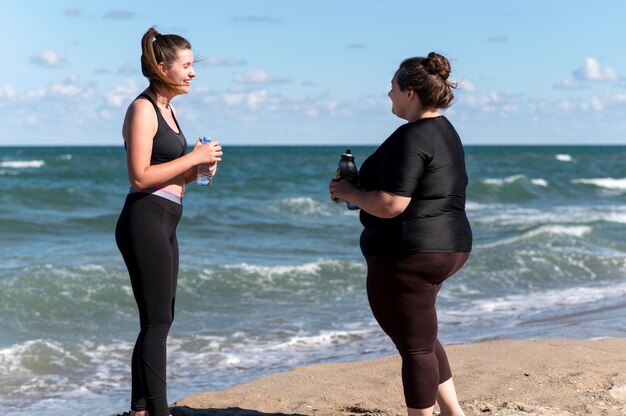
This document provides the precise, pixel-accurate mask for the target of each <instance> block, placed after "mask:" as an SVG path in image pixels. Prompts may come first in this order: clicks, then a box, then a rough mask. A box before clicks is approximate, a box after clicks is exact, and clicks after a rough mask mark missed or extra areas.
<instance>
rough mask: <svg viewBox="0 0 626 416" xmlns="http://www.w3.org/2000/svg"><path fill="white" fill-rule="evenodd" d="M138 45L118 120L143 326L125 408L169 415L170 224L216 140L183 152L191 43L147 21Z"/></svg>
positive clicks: (128, 252)
mask: <svg viewBox="0 0 626 416" xmlns="http://www.w3.org/2000/svg"><path fill="white" fill-rule="evenodd" d="M141 46H142V54H141V70H142V72H143V75H144V76H145V77H146V78H147V79H148V81H149V86H148V88H146V89H145V90H144V91H143V92H142V93H141V94H140V95H139V96H138V97H137V98H135V100H134V101H133V102H132V103H131V104H130V106H129V107H128V110H127V112H126V118H125V119H124V125H123V127H122V136H123V137H124V144H125V147H126V150H127V155H126V159H127V166H128V180H129V182H130V192H129V194H128V196H127V197H126V202H125V204H124V208H123V209H122V212H121V214H120V217H119V219H118V222H117V227H116V229H115V240H116V242H117V246H118V248H119V249H120V251H121V253H122V256H123V258H124V262H125V263H126V267H127V268H128V273H129V275H130V282H131V285H132V288H133V294H134V296H135V301H136V302H137V307H138V309H139V324H140V328H141V331H140V332H139V336H138V337H137V341H136V343H135V348H134V350H133V355H132V361H131V370H132V393H131V405H130V408H131V411H130V415H131V416H147V415H149V416H168V415H170V411H169V407H168V402H167V393H166V385H167V383H166V340H167V335H168V333H169V329H170V326H171V325H172V322H173V320H174V303H175V299H176V282H177V278H178V241H177V239H176V226H177V224H178V221H179V220H180V217H181V215H182V201H183V193H184V191H185V184H186V183H188V182H190V181H193V180H195V179H196V175H197V170H198V168H197V166H198V165H199V164H204V163H213V165H214V166H213V168H212V173H215V170H216V165H217V163H214V162H219V161H220V160H221V156H222V148H221V147H220V145H219V144H218V143H217V142H211V143H208V144H202V140H201V139H198V141H197V142H196V144H195V146H194V148H193V150H192V151H191V152H187V141H186V139H185V136H184V135H183V132H182V130H181V128H180V125H179V124H178V120H177V119H178V114H177V113H176V110H175V109H174V106H172V104H171V101H172V99H173V98H174V97H176V96H178V95H181V94H186V93H188V92H189V88H190V83H191V80H192V79H193V78H194V77H195V76H196V73H195V71H194V69H193V63H194V57H193V51H192V50H191V44H190V43H189V42H188V41H187V40H186V39H184V38H182V37H180V36H178V35H162V34H160V33H159V32H158V31H157V30H156V29H154V28H150V29H149V30H148V31H147V32H146V33H145V35H144V36H143V38H142V40H141ZM128 414H129V413H128V412H125V413H124V415H128Z"/></svg>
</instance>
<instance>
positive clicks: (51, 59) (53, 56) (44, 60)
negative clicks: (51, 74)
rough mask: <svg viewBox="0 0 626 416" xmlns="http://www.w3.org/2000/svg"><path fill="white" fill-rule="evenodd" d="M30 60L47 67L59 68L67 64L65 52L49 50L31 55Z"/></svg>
mask: <svg viewBox="0 0 626 416" xmlns="http://www.w3.org/2000/svg"><path fill="white" fill-rule="evenodd" d="M30 62H32V63H33V64H36V65H41V66H43V67H46V68H59V67H62V66H63V65H65V62H66V59H65V56H64V55H63V54H60V53H57V52H55V51H53V50H47V51H43V52H40V53H38V54H37V55H33V56H31V58H30Z"/></svg>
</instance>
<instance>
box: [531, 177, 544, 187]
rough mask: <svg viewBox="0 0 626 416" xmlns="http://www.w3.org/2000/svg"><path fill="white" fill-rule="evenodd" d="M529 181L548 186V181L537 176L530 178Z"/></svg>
mask: <svg viewBox="0 0 626 416" xmlns="http://www.w3.org/2000/svg"><path fill="white" fill-rule="evenodd" d="M530 183H532V184H533V185H537V186H544V187H545V186H548V181H546V180H545V179H541V178H537V179H531V180H530Z"/></svg>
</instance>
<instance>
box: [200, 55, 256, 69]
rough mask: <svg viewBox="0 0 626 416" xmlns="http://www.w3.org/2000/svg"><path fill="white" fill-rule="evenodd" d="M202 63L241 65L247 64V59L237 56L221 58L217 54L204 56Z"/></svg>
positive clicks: (209, 64) (207, 64)
mask: <svg viewBox="0 0 626 416" xmlns="http://www.w3.org/2000/svg"><path fill="white" fill-rule="evenodd" d="M200 64H201V65H206V66H241V65H245V64H246V61H244V60H242V59H237V58H220V57H219V56H217V55H209V56H207V57H206V58H202V59H201V60H200Z"/></svg>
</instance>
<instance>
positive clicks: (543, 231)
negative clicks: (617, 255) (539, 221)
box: [477, 224, 593, 249]
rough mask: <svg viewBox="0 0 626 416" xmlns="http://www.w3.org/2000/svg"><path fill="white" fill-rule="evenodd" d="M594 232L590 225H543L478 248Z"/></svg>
mask: <svg viewBox="0 0 626 416" xmlns="http://www.w3.org/2000/svg"><path fill="white" fill-rule="evenodd" d="M592 230H593V228H592V227H591V226H588V225H559V224H550V225H542V226H540V227H538V228H535V229H534V230H530V231H527V232H525V233H523V234H521V235H519V236H516V237H512V238H506V239H502V240H498V241H494V242H492V243H487V244H479V245H477V248H481V249H485V248H493V247H499V246H504V245H511V244H516V243H519V242H521V241H526V240H532V239H534V238H536V237H538V236H542V235H549V236H568V237H575V238H582V237H583V236H584V235H585V234H588V233H590V232H591V231H592Z"/></svg>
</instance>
